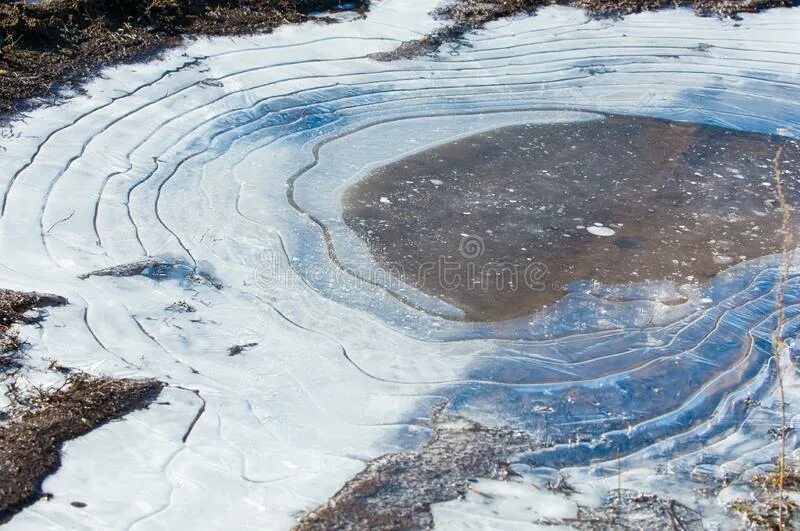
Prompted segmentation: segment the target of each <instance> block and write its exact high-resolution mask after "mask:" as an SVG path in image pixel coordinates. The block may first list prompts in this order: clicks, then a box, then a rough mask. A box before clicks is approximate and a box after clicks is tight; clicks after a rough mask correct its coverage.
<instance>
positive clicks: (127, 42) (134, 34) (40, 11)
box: [0, 0, 365, 123]
mask: <svg viewBox="0 0 800 531" xmlns="http://www.w3.org/2000/svg"><path fill="white" fill-rule="evenodd" d="M355 4H356V5H357V6H359V7H361V6H363V5H364V4H365V2H355ZM339 5H340V2H339V1H338V0H42V1H40V2H36V3H28V2H8V1H7V0H0V123H2V122H3V121H7V120H8V119H9V118H10V116H11V115H12V114H13V113H15V112H20V111H24V110H25V109H26V108H29V107H31V106H33V105H36V104H37V103H39V102H33V101H25V100H26V99H27V98H32V97H40V98H43V97H49V98H51V99H54V100H55V99H57V92H56V90H55V89H57V88H58V87H63V86H65V85H69V86H70V88H73V89H76V88H78V85H77V83H79V82H80V81H82V80H83V79H85V78H86V76H88V75H90V74H91V73H93V72H94V71H96V70H97V69H98V68H99V67H102V66H105V65H109V64H113V63H118V62H121V61H127V60H136V59H142V58H145V57H146V56H148V55H152V54H154V53H156V52H158V51H160V50H161V49H163V48H164V47H168V46H174V45H177V44H179V43H180V42H181V36H182V35H184V34H197V35H235V34H250V33H259V32H266V31H270V30H272V29H273V28H275V27H277V26H279V25H281V24H286V23H293V22H303V21H305V20H308V14H309V13H312V12H315V11H320V10H325V9H334V8H337V7H339Z"/></svg>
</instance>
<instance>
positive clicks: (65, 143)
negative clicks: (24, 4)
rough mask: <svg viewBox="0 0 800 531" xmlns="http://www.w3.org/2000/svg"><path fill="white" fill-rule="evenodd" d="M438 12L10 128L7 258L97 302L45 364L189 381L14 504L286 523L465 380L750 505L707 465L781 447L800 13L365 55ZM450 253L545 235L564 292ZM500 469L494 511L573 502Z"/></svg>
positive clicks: (603, 474)
mask: <svg viewBox="0 0 800 531" xmlns="http://www.w3.org/2000/svg"><path fill="white" fill-rule="evenodd" d="M431 7H432V4H431V3H429V2H419V1H412V0H392V1H386V2H378V3H376V5H374V6H373V9H372V11H371V12H370V13H369V15H368V17H367V18H366V19H364V20H355V21H351V22H343V23H340V24H335V25H304V26H290V27H284V28H281V29H279V30H278V31H276V32H275V33H274V34H271V35H264V36H255V37H243V38H237V39H229V38H225V39H212V40H206V39H200V40H197V41H193V42H191V43H190V44H189V45H188V46H187V48H186V49H183V50H178V51H174V52H171V53H168V54H167V55H166V56H165V57H164V59H163V60H161V61H159V62H154V63H148V64H146V65H136V66H134V67H130V66H126V67H119V68H116V69H112V70H109V71H108V72H106V76H104V78H103V79H98V80H96V81H94V82H92V84H91V85H90V86H89V87H88V93H87V95H85V96H81V97H76V98H74V99H72V100H69V101H68V102H66V103H65V104H64V105H61V106H59V107H55V108H49V109H40V110H36V111H33V112H31V113H30V115H29V116H27V117H26V118H25V120H24V121H20V122H18V123H15V124H13V130H9V131H4V134H3V135H2V138H3V140H2V145H0V157H2V164H1V165H0V214H1V215H2V217H1V218H0V249H2V252H0V285H2V286H3V287H7V288H12V289H23V290H37V291H41V292H49V293H56V294H58V295H62V296H64V297H66V298H68V299H69V301H70V303H71V304H70V305H69V306H67V307H64V308H61V309H57V310H54V312H53V315H52V317H51V318H50V319H49V320H48V321H47V322H46V323H45V325H44V328H42V329H40V330H38V329H29V330H26V334H27V335H28V338H29V339H30V341H31V343H32V344H33V345H34V348H33V350H32V351H31V353H30V354H31V360H30V363H31V364H36V363H42V364H45V365H46V361H44V360H45V358H49V357H55V358H57V359H58V360H59V361H60V362H61V363H62V364H64V365H67V366H73V367H77V368H81V369H84V370H87V371H91V372H100V373H105V374H109V375H112V376H125V377H131V376H152V377H156V378H159V379H161V380H163V381H165V382H166V383H168V384H170V387H168V388H167V389H166V390H165V392H164V394H163V395H162V397H161V398H160V399H159V401H158V403H157V404H154V405H153V406H152V407H151V408H150V409H149V410H145V411H139V412H136V413H134V414H133V415H131V416H130V417H128V418H127V419H126V420H125V421H124V422H118V423H113V424H110V425H107V426H105V427H103V428H101V429H99V430H97V431H95V432H93V433H91V434H89V435H88V436H86V437H83V438H81V439H78V440H76V441H73V442H72V443H70V444H68V445H67V447H66V448H65V455H64V460H63V467H62V468H61V469H60V470H59V471H58V472H57V473H56V474H55V475H53V476H52V477H50V478H49V479H48V480H47V481H46V483H45V485H44V490H45V491H48V492H51V493H53V499H52V500H50V501H40V502H37V503H36V504H34V505H32V506H31V507H29V508H28V509H26V510H25V511H23V512H22V513H21V514H19V515H17V516H16V517H15V518H14V519H13V520H12V522H11V524H10V527H11V528H18V529H42V528H54V529H58V528H64V527H69V528H79V529H80V528H95V529H96V528H102V529H106V528H125V529H154V528H178V527H180V528H198V529H205V528H220V527H224V526H225V525H226V524H228V523H229V522H230V521H231V519H232V518H236V521H237V522H246V524H247V525H249V526H252V527H253V528H259V529H264V528H269V529H287V528H290V527H291V526H292V525H293V524H294V523H295V522H296V521H297V518H298V517H299V516H300V515H302V514H304V513H306V512H307V511H309V510H312V509H314V508H315V507H317V506H319V505H321V504H323V503H325V502H326V500H328V499H329V498H330V497H331V496H332V495H333V494H334V493H335V492H337V490H339V489H340V488H341V487H342V485H343V484H345V483H346V482H347V481H348V480H349V479H350V478H352V477H353V476H355V475H356V474H358V473H359V471H361V470H363V469H364V468H365V466H366V465H367V462H368V461H370V460H372V459H375V458H377V457H379V456H382V455H385V454H387V453H390V452H400V451H410V450H413V449H416V448H419V446H420V445H421V444H422V443H423V442H424V441H426V440H427V439H428V438H429V437H430V435H431V432H432V430H431V423H430V418H429V417H430V414H431V413H430V412H431V409H432V408H433V407H435V406H441V405H442V404H446V408H445V411H444V412H443V414H444V415H448V414H457V415H461V416H464V417H467V418H469V419H471V420H472V421H476V422H480V423H482V424H484V425H489V426H506V427H508V426H511V427H513V428H516V429H519V430H521V431H522V432H524V434H525V437H528V438H530V440H534V441H536V446H535V447H534V448H531V450H532V451H530V452H525V453H524V455H518V456H514V459H513V461H514V463H513V464H514V466H516V467H517V468H518V470H519V473H520V474H522V475H523V476H524V477H525V478H526V480H529V481H530V482H533V483H535V479H536V478H538V477H541V475H542V470H543V469H544V470H545V471H550V472H552V470H553V469H554V468H562V473H563V474H568V475H569V476H570V483H571V484H573V485H577V484H581V485H584V486H585V489H584V492H583V494H582V496H584V498H581V500H582V501H581V502H580V503H589V502H588V501H586V500H587V499H589V498H593V499H595V500H597V499H601V498H602V496H603V495H604V494H603V493H604V492H607V491H608V489H613V488H615V486H616V482H617V470H618V466H621V467H622V468H623V469H624V471H625V473H624V474H623V480H624V481H625V486H626V487H628V488H631V489H640V488H641V489H645V490H648V491H652V492H656V493H661V495H663V496H667V497H676V498H679V499H680V500H681V503H683V504H686V505H687V506H692V507H696V508H698V510H700V509H702V512H703V514H704V516H705V517H707V518H708V519H709V520H710V521H712V522H714V521H719V522H724V521H725V520H724V519H725V518H726V516H724V515H723V514H722V511H721V509H720V506H719V504H718V503H717V501H716V498H715V496H716V494H713V495H711V496H710V497H701V496H696V494H695V490H696V489H697V488H700V487H705V486H708V482H707V481H706V480H703V481H701V480H699V479H698V478H703V477H708V476H713V477H723V476H724V478H725V481H726V482H728V483H731V482H733V483H734V484H735V483H736V482H737V481H739V480H740V479H742V478H747V477H748V474H750V475H752V473H753V470H760V468H758V467H768V466H769V464H770V463H771V462H773V460H774V457H775V456H776V455H777V454H776V442H775V439H774V438H773V437H772V435H770V433H774V430H777V429H779V428H778V426H779V420H778V415H777V408H776V401H775V398H774V391H775V363H774V358H772V336H773V331H774V329H775V327H776V322H777V315H776V305H775V301H776V291H775V287H776V279H777V278H778V272H779V264H780V259H779V257H778V256H776V255H775V254H773V253H774V252H775V251H777V250H779V243H778V242H779V238H780V236H779V235H778V234H777V228H778V221H779V219H778V216H777V214H776V205H775V203H774V199H775V195H774V192H775V190H774V186H775V185H774V175H773V159H774V158H775V155H776V152H777V148H778V147H779V146H783V149H782V155H781V161H780V167H781V168H782V176H783V179H784V181H785V189H786V193H787V197H788V198H789V199H790V200H793V201H794V200H796V199H797V194H798V190H797V184H798V183H797V178H798V176H797V159H798V148H797V145H796V144H795V139H796V138H797V137H798V136H799V135H800V78H798V72H797V64H798V61H799V60H800V57H799V55H800V54H798V50H800V37H799V36H798V33H797V31H795V29H796V28H797V27H798V25H800V10H796V9H775V10H771V11H768V12H766V13H763V14H759V15H745V16H744V17H743V20H741V21H739V22H734V21H720V20H716V19H707V18H699V17H695V16H694V15H693V14H692V13H690V12H688V11H683V10H677V11H664V12H659V13H648V14H642V15H636V16H631V17H627V18H625V19H624V20H621V21H611V20H603V21H589V20H587V19H586V18H585V17H584V15H583V14H582V13H581V12H579V11H576V10H572V9H567V8H560V7H553V8H547V9H542V10H540V11H539V14H538V15H537V16H536V17H519V18H515V19H513V20H505V21H499V22H496V23H493V24H491V25H490V27H489V28H487V29H486V30H483V31H481V32H478V33H477V34H476V35H473V36H470V37H469V41H470V44H471V46H470V47H462V48H459V49H455V50H450V48H448V49H447V50H445V51H443V53H442V54H440V55H439V56H438V57H424V58H419V59H415V60H402V61H398V62H389V63H382V62H377V61H374V60H372V59H370V58H369V57H368V55H370V54H372V53H375V52H385V51H390V50H392V49H394V48H395V47H396V46H397V45H398V44H399V43H400V42H402V41H404V40H409V39H413V38H417V37H418V36H419V34H420V33H421V32H426V31H428V30H430V29H431V28H432V27H433V26H434V25H435V22H434V21H432V20H431V19H430V18H429V17H428V16H427V12H428V11H429V10H430V9H431ZM665 120H668V121H665ZM573 146H574V149H573ZM499 154H502V155H503V156H502V157H500V156H498V155H499ZM523 162H524V164H523ZM456 170H457V171H456ZM448 171H449V173H448ZM398 176H399V177H398ZM407 181H410V182H407ZM575 181H577V182H575ZM543 183H550V184H549V185H548V186H543ZM542 207H544V209H542ZM551 227H552V228H551ZM487 231H491V232H487ZM523 248H524V249H523ZM439 256H443V257H445V258H446V259H448V260H453V261H455V262H456V263H457V264H462V265H463V264H464V263H466V262H465V260H467V259H468V260H471V261H472V263H474V264H483V263H486V262H490V261H503V262H508V263H510V264H513V265H515V267H518V266H519V265H520V264H522V265H525V267H526V268H527V265H526V264H527V263H528V262H533V263H536V264H540V265H543V266H545V268H544V269H542V268H538V269H537V268H536V267H534V268H532V271H534V272H535V273H536V275H535V276H534V278H533V280H534V281H535V282H544V283H549V286H548V288H550V289H547V290H527V291H526V290H522V289H518V290H517V291H514V292H512V291H508V290H500V293H498V294H497V295H496V296H485V295H483V294H482V292H480V291H476V290H472V291H470V290H469V289H467V288H466V287H461V288H459V287H458V286H459V285H458V284H457V286H456V287H457V289H455V290H448V291H446V292H445V291H443V290H441V289H439V288H438V287H436V286H433V287H431V286H430V285H429V284H428V283H426V284H425V285H424V286H423V285H421V284H420V282H419V280H420V278H418V277H416V271H417V269H415V268H416V266H417V265H419V264H421V263H426V262H428V261H430V259H431V257H439ZM529 258H530V259H531V260H530V261H529V260H528V259H529ZM468 260H467V261H468ZM394 265H402V266H403V271H401V274H400V275H397V274H395V273H396V271H395V270H394V268H393V267H391V266H394ZM409 266H411V267H409ZM409 269H411V271H409ZM501 273H502V271H501ZM540 273H542V274H541V275H540ZM790 273H791V274H790V279H789V281H788V283H787V295H786V322H785V327H784V329H783V330H782V334H783V336H784V337H786V338H787V339H788V340H789V342H790V344H792V345H794V340H795V338H796V336H797V334H798V331H799V330H800V276H798V270H797V269H796V268H794V267H793V268H792V269H791V271H790ZM500 277H501V278H503V275H502V274H501V275H500ZM592 280H595V281H596V282H592ZM553 284H557V286H556V287H557V288H558V289H556V290H553V289H552V288H553ZM517 285H518V286H519V284H517ZM462 286H463V284H462ZM496 291H497V290H496ZM545 306H546V307H545ZM237 346H238V347H240V348H238V349H237V348H236V347H237ZM232 349H233V350H232ZM231 352H235V353H236V354H235V355H230V353H231ZM784 361H786V362H787V363H788V362H789V361H790V360H789V358H788V357H786V358H784ZM787 385H788V390H787V392H788V393H789V400H788V401H789V402H790V408H789V412H788V413H789V417H788V418H789V419H790V422H791V423H794V422H795V417H794V416H795V415H797V414H798V413H800V412H798V411H796V410H795V409H793V407H794V406H792V404H793V403H794V402H798V400H797V397H798V393H797V390H798V387H797V384H796V381H795V379H794V373H793V372H792V371H790V374H789V377H788V378H787ZM799 403H800V402H799ZM770 430H773V431H772V432H770ZM795 437H796V435H795V431H790V432H789V445H790V448H791V449H792V450H793V449H794V448H795V447H796V440H795ZM618 456H619V460H618V459H617V457H618ZM551 475H552V474H551ZM120 478H125V480H124V481H121V480H120ZM653 478H655V479H653ZM728 483H726V484H728ZM485 485H487V486H486V487H485V488H486V490H487V492H490V493H494V495H495V497H496V499H497V500H498V505H497V506H495V507H494V508H486V507H477V506H476V503H475V502H476V500H482V499H483V498H480V497H479V498H474V497H472V496H468V497H467V498H466V501H465V502H464V504H465V505H462V507H465V508H466V507H470V506H472V507H473V509H474V510H470V515H471V516H470V518H471V519H469V521H470V522H472V523H474V522H475V521H476V520H475V519H477V521H478V522H480V521H486V519H485V518H484V517H486V518H488V516H487V512H491V511H493V510H495V509H497V510H498V511H500V512H508V513H509V514H507V515H506V516H505V520H504V521H513V520H514V519H515V518H516V519H520V518H522V519H525V521H526V522H528V523H530V522H531V521H538V520H541V519H550V518H555V517H557V516H558V515H571V514H574V505H572V502H571V501H570V500H566V501H563V500H562V501H561V502H559V503H555V502H554V503H553V504H552V511H550V512H547V513H546V514H540V515H539V516H535V515H534V516H531V515H529V514H527V513H520V512H519V511H516V509H518V508H519V507H517V505H519V504H527V505H530V504H542V503H544V504H549V503H550V499H551V498H550V495H549V494H548V495H530V494H526V493H523V492H520V491H519V490H518V489H514V488H511V487H509V488H504V487H503V486H502V485H496V484H489V483H486V484H485ZM720 488H721V486H720ZM718 490H719V489H718ZM715 492H716V491H715ZM723 494H724V493H723ZM727 494H728V495H730V494H731V493H730V492H728V493H727ZM721 496H722V495H721ZM723 497H724V496H723ZM724 499H730V497H728V498H724ZM73 500H80V501H82V502H84V503H86V507H84V508H82V509H78V508H75V507H73V506H71V505H70V504H69V502H70V501H73ZM448 503H458V502H448ZM470 504H471V505H470ZM715 508H716V509H715ZM433 513H434V518H440V517H441V518H442V519H443V524H442V525H445V524H447V523H448V522H449V524H450V525H452V526H454V527H458V526H459V525H461V524H460V523H459V522H461V521H460V520H459V519H458V511H453V506H452V505H445V506H443V507H440V508H439V507H437V508H434V511H433ZM512 513H513V514H512ZM520 515H522V516H520ZM482 518H483V519H484V520H481V519H482ZM462 523H463V522H462ZM487 525H488V524H487Z"/></svg>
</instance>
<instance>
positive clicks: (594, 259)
mask: <svg viewBox="0 0 800 531" xmlns="http://www.w3.org/2000/svg"><path fill="white" fill-rule="evenodd" d="M779 148H780V156H779V157H778V155H779V153H778V150H779ZM776 157H778V159H779V160H778V161H777V162H778V164H779V168H780V170H781V178H782V184H783V187H784V189H785V193H786V196H787V199H788V200H789V202H790V203H796V200H797V199H798V198H800V197H799V196H800V182H799V181H798V172H797V163H798V161H800V148H798V145H797V144H796V143H795V142H792V141H788V140H786V139H782V138H780V137H775V136H767V135H758V134H753V133H741V132H736V131H732V130H727V129H721V128H716V127H709V126H703V125H697V124H688V123H678V122H669V121H663V120H658V119H652V118H642V117H625V116H608V117H607V118H605V119H603V120H595V121H585V122H577V123H570V124H535V125H526V126H512V127H505V128H501V129H498V130H495V131H491V132H487V133H482V134H478V135H475V136H471V137H468V138H465V139H461V140H458V141H455V142H452V143H448V144H444V145H440V146H438V147H435V148H433V149H430V150H426V151H423V152H421V153H418V154H416V155H413V156H411V157H408V158H404V159H402V160H400V161H397V162H394V163H392V164H390V165H388V166H384V167H382V168H380V169H378V170H376V171H373V172H372V173H371V174H370V175H369V176H368V177H366V178H365V179H363V180H361V181H359V182H358V183H357V184H355V185H354V186H352V187H351V188H350V189H349V190H348V191H347V193H346V195H345V198H344V205H345V213H344V219H345V221H346V223H347V224H348V225H349V226H350V227H351V228H352V229H353V230H354V231H356V232H357V233H358V234H359V236H361V237H362V238H363V239H364V240H366V241H367V242H368V244H369V247H370V250H371V252H372V253H373V255H374V256H375V257H376V258H377V259H378V261H379V262H380V263H381V264H382V265H384V266H385V267H386V268H387V269H389V270H390V271H393V272H394V273H395V274H397V275H399V276H401V278H402V279H403V280H404V281H406V282H408V283H410V284H412V285H414V286H416V287H419V288H420V289H422V290H423V291H426V292H428V293H430V294H432V295H435V296H438V297H441V298H443V299H445V300H447V301H448V302H451V303H452V304H454V305H456V306H458V307H460V308H461V309H463V310H464V311H465V314H466V318H467V319H468V320H478V321H497V320H503V319H509V318H514V317H520V316H524V315H527V314H530V313H533V312H535V311H537V310H539V309H541V308H542V307H544V306H547V305H550V304H552V303H553V302H555V301H556V300H558V299H560V298H561V297H563V296H564V294H565V293H566V292H567V291H569V290H571V289H575V285H576V284H575V283H576V282H578V281H589V282H591V281H596V282H600V283H603V284H621V283H629V282H643V281H673V282H675V283H676V284H678V285H680V284H684V283H696V282H705V281H707V280H708V279H710V278H711V277H713V276H714V275H715V274H717V273H718V272H719V271H721V270H724V269H727V268H729V267H731V266H732V265H734V264H736V263H739V262H742V261H744V260H747V259H751V258H756V257H759V256H764V255H768V254H771V253H775V252H777V251H779V250H780V248H781V242H782V241H783V237H782V231H781V223H782V211H781V209H780V207H779V203H778V200H777V198H776V182H775V162H776V160H775V159H776ZM792 219H795V220H796V219H797V216H796V214H795V215H793V218H792ZM581 289H584V288H583V287H582V288H581ZM588 289H591V286H589V288H588Z"/></svg>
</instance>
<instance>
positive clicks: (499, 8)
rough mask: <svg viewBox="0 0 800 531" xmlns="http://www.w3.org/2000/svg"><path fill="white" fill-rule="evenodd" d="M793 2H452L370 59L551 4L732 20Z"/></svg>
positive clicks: (403, 53) (432, 44)
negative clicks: (688, 12)
mask: <svg viewBox="0 0 800 531" xmlns="http://www.w3.org/2000/svg"><path fill="white" fill-rule="evenodd" d="M797 3H798V2H797V0H452V1H450V2H449V3H447V4H445V5H444V6H442V7H440V8H437V9H436V10H435V11H434V12H433V14H434V15H435V16H437V17H438V18H441V19H444V20H448V21H449V24H447V25H445V26H443V27H441V28H439V29H437V30H435V31H433V32H432V33H429V34H428V35H426V36H424V37H422V38H421V39H418V40H413V41H408V42H405V43H403V44H402V45H400V47H398V48H397V49H396V50H394V51H392V52H388V53H380V54H374V55H373V58H375V59H377V60H380V61H391V60H394V59H401V58H410V57H414V56H418V55H423V54H427V53H433V52H435V51H436V50H437V49H438V48H439V47H440V46H441V45H442V44H445V43H448V42H460V41H461V39H462V38H463V36H464V35H465V34H466V33H467V32H469V31H472V30H475V29H479V28H482V27H484V25H486V24H487V23H488V22H491V21H493V20H497V19H499V18H503V17H508V16H512V15H516V14H519V13H525V14H533V13H535V12H536V10H537V9H539V8H540V7H545V6H548V5H553V4H560V5H571V6H575V7H579V8H582V9H584V10H585V11H586V12H587V13H588V14H589V15H590V16H593V17H619V16H623V15H628V14H631V13H639V12H641V11H650V10H654V9H663V8H672V7H679V6H692V7H694V10H695V11H696V12H697V13H698V14H699V15H703V16H712V15H716V16H725V17H735V16H737V14H738V13H742V12H754V11H758V10H761V9H766V8H769V7H784V6H791V5H797Z"/></svg>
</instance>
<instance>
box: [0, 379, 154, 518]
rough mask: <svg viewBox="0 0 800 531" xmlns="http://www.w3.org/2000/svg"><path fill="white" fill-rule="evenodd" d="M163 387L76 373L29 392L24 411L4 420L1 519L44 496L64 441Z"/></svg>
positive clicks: (135, 405) (143, 402) (142, 404)
mask: <svg viewBox="0 0 800 531" xmlns="http://www.w3.org/2000/svg"><path fill="white" fill-rule="evenodd" d="M162 387H163V384H162V383H160V382H157V381H155V380H115V379H111V378H104V377H97V376H90V375H87V374H83V373H71V374H69V375H68V376H67V380H66V383H65V384H64V385H63V386H62V387H60V388H57V389H50V390H42V391H39V392H38V393H37V394H35V395H33V396H30V397H27V399H26V404H25V406H26V407H25V408H24V410H23V412H22V413H20V414H19V415H16V416H14V417H12V419H11V420H9V421H6V422H5V423H4V424H3V425H2V426H0V523H2V522H4V521H6V520H8V519H9V518H11V517H12V516H13V515H14V513H16V512H18V511H19V510H20V509H21V508H22V507H24V506H25V505H29V504H30V503H33V502H34V501H36V500H37V499H39V498H40V497H41V496H42V492H41V484H42V481H43V480H44V478H45V477H46V476H47V475H48V474H51V473H53V472H54V471H55V470H56V469H57V468H58V467H59V465H60V456H59V451H60V449H61V446H62V445H63V443H64V442H66V441H68V440H70V439H74V438H76V437H79V436H81V435H85V434H86V433H89V432H90V431H91V430H93V429H95V428H97V427H98V426H101V425H103V424H105V423H107V422H109V421H111V420H114V419H117V418H119V417H121V416H123V415H125V414H127V413H129V412H131V411H134V410H136V409H139V408H142V407H145V406H147V405H148V404H149V403H150V402H152V401H153V400H154V399H155V398H156V397H157V396H158V394H159V393H160V392H161V388H162Z"/></svg>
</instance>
